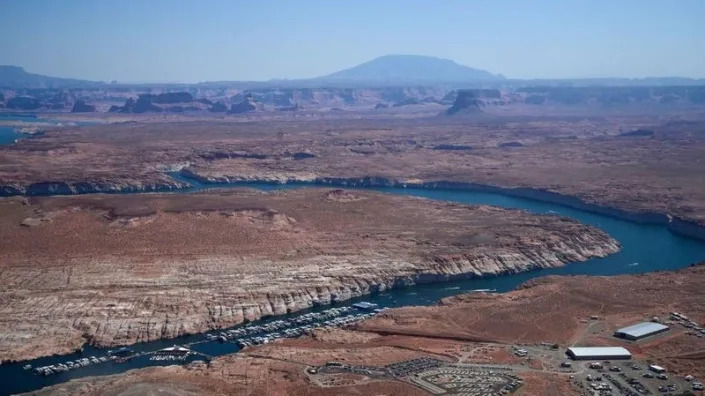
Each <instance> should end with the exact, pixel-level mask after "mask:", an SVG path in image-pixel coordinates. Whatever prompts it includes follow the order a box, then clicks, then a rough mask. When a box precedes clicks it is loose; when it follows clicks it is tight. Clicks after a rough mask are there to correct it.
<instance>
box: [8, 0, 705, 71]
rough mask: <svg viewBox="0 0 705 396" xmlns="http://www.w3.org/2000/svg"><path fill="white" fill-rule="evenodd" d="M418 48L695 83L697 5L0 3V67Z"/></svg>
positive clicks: (482, 62) (703, 56) (191, 62)
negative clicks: (0, 65)
mask: <svg viewBox="0 0 705 396" xmlns="http://www.w3.org/2000/svg"><path fill="white" fill-rule="evenodd" d="M386 54H420V55H432V56H438V57H442V58H448V59H453V60H455V61H457V62H458V63H461V64H464V65H467V66H472V67H477V68H482V69H486V70H489V71H491V72H493V73H502V74H504V75H505V76H507V77H510V78H569V77H608V76H609V77H645V76H684V77H697V78H705V0H669V1H665V0H664V1H655V0H589V1H588V0H585V1H580V0H555V1H546V0H513V1H508V0H492V1H470V0H460V1H453V0H448V1H430V0H429V1H417V0H398V1H385V0H377V1H372V0H370V1H366V0H357V1H328V0H320V1H307V0H296V1H266V0H253V1H249V0H230V1H226V0H223V1H215V0H213V1H210V0H200V1H195V0H193V1H186V0H169V1H167V0H119V1H109V0H85V1H78V0H58V1H52V0H2V4H1V5H0V64H9V65H18V66H23V67H25V69H27V70H28V71H31V72H34V73H41V74H47V75H53V76H60V77H75V78H85V79H91V80H104V81H108V80H118V81H122V82H146V81H154V82H157V81H161V82H164V81H169V82H197V81H214V80H268V79H272V78H306V77H315V76H319V75H324V74H328V73H330V72H333V71H337V70H339V69H342V68H346V67H350V66H353V65H355V64H358V63H361V62H364V61H367V60H370V59H372V58H375V57H377V56H381V55H386Z"/></svg>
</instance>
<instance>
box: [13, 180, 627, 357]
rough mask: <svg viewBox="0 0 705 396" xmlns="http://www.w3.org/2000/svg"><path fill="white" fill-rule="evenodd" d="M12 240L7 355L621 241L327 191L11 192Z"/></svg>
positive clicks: (595, 251)
mask: <svg viewBox="0 0 705 396" xmlns="http://www.w3.org/2000/svg"><path fill="white" fill-rule="evenodd" d="M0 241H2V249H0V268H1V270H2V277H0V346H1V348H2V349H1V350H0V359H2V360H19V359H29V358H33V357H38V356H45V355H49V354H53V353H67V352H70V351H72V350H75V349H77V348H80V347H81V346H82V345H83V344H84V343H86V342H88V343H90V344H93V345H99V346H113V345H124V344H132V343H136V342H142V341H149V340H155V339H159V338H170V337H176V336H179V335H183V334H190V333H200V332H204V331H207V330H211V329H217V328H224V327H228V326H232V325H235V324H238V323H241V322H243V321H244V320H254V319H257V318H260V317H262V316H265V315H272V314H282V313H286V312H291V311H295V310H299V309H302V308H306V307H309V306H311V305H312V304H314V303H317V302H318V303H327V302H329V301H332V300H343V299H347V298H350V297H353V296H359V295H363V294H366V293H370V292H372V291H375V290H383V289H386V288H390V287H393V286H395V285H400V284H413V283H415V282H431V281H443V280H447V279H452V278H456V277H472V276H483V275H497V274H505V273H514V272H519V271H527V270H531V269H536V268H549V267H557V266H561V265H564V264H565V263H568V262H580V261H585V260H587V259H589V258H591V257H603V256H606V255H608V254H611V253H614V252H616V251H618V250H619V245H618V243H617V242H616V241H615V240H614V239H612V238H611V237H609V236H608V235H607V234H605V233H604V232H602V231H600V230H598V229H595V228H592V227H589V226H586V225H582V224H579V223H577V222H575V221H573V220H569V219H566V218H561V217H556V216H549V215H543V216H539V215H531V214H529V213H526V212H522V211H518V210H506V209H499V208H494V207H488V206H465V205H460V204H454V203H446V202H437V201H432V200H426V199H420V198H413V197H402V196H392V195H385V194H380V193H373V192H359V191H355V192H349V191H343V190H330V189H316V188H314V189H301V190H289V191H285V192H284V191H278V192H269V193H266V192H261V191H255V190H249V189H237V190H225V191H217V190H216V191H210V192H204V193H195V194H141V195H140V194H137V195H120V196H116V195H83V196H68V197H43V198H20V197H15V198H5V199H3V200H2V201H0Z"/></svg>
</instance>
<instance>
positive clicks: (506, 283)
mask: <svg viewBox="0 0 705 396" xmlns="http://www.w3.org/2000/svg"><path fill="white" fill-rule="evenodd" d="M182 180H183V179H182ZM185 180H187V181H188V182H190V183H192V184H195V186H194V188H193V189H190V190H189V191H197V190H202V189H206V188H213V187H218V188H235V187H251V188H259V189H263V190H274V189H290V188H307V186H305V185H268V184H262V183H238V184H234V185H226V186H208V185H202V184H198V183H194V181H193V180H190V179H185ZM365 189H368V190H375V191H379V192H382V193H387V194H400V195H411V196H417V197H424V198H429V199H436V200H445V201H454V202H460V203H465V204H487V205H494V206H500V207H505V208H517V209H523V210H527V211H530V212H532V213H537V214H542V215H561V216H567V217H571V218H573V219H576V220H578V221H580V222H582V223H585V224H590V225H593V226H596V227H599V228H601V229H603V230H604V231H606V232H607V233H609V234H610V235H611V236H612V237H614V238H615V239H617V240H618V241H619V242H620V244H621V246H622V250H621V251H620V252H619V253H616V254H613V255H611V256H609V257H606V258H601V259H593V260H589V261H587V262H584V263H575V264H569V265H566V266H565V267H562V268H555V269H547V270H538V271H531V272H525V273H520V274H516V275H508V276H501V277H493V278H484V279H470V280H460V281H452V282H446V283H439V284H427V285H418V286H413V287H407V288H400V289H394V290H390V291H385V292H383V293H378V294H374V295H371V296H366V297H363V298H357V299H354V300H349V301H345V302H341V303H338V304H337V305H338V306H340V305H348V304H352V303H354V302H356V301H360V300H367V301H372V302H375V303H377V304H379V305H381V306H383V307H398V306H403V305H428V304H434V303H436V302H437V301H438V300H439V299H440V298H443V297H448V296H452V295H455V294H459V293H464V292H468V291H472V290H475V289H496V290H497V291H499V292H504V291H508V290H511V289H513V288H515V287H516V286H517V285H519V284H521V283H522V282H525V281H527V280H529V279H532V278H536V277H539V276H545V275H581V274H586V275H617V274H634V273H643V272H649V271H656V270H673V269H678V268H684V267H687V266H688V265H690V264H693V263H696V262H699V261H703V260H705V243H703V242H700V241H697V240H695V239H690V238H687V237H684V236H680V235H677V234H674V233H672V232H670V231H669V230H668V229H667V228H666V227H664V226H660V225H645V224H637V223H633V222H629V221H626V220H621V219H617V218H612V217H608V216H605V215H600V214H595V213H590V212H586V211H582V210H578V209H572V208H569V207H564V206H560V205H556V204H550V203H544V202H540V201H535V200H531V199H524V198H517V197H511V196H506V195H502V194H497V193H486V192H467V191H457V190H430V189H413V188H409V189H405V188H396V187H389V188H384V187H382V188H365ZM187 193H188V192H187ZM322 309H325V307H316V308H312V309H309V310H306V311H302V312H298V313H294V314H290V315H286V316H284V317H295V316H297V315H300V314H303V313H306V312H311V311H320V310H322ZM280 318H281V317H278V318H267V319H264V320H263V321H261V322H267V321H271V320H274V319H280ZM203 339H204V336H203V335H193V336H186V337H180V338H178V339H173V340H161V341H155V342H149V343H143V344H138V345H135V346H134V347H133V348H134V349H135V350H136V351H153V350H156V349H161V348H164V347H167V346H171V345H174V344H182V343H190V342H194V341H199V340H203ZM194 349H196V350H198V351H199V352H204V353H207V354H209V355H211V356H218V355H223V354H229V353H234V352H237V350H238V349H239V348H238V347H237V346H236V345H234V344H232V343H218V342H216V341H212V342H207V343H203V344H200V345H198V346H197V347H195V348H194ZM106 351H107V350H106V349H100V348H93V347H90V346H87V347H86V348H85V350H84V351H83V353H75V354H72V355H68V356H57V357H49V358H41V359H36V360H34V361H31V362H29V363H31V364H32V366H34V367H37V366H44V365H48V364H56V363H60V362H64V361H66V360H69V359H70V360H75V359H77V358H80V357H85V356H92V355H95V356H104V355H105V354H106ZM26 363H28V362H23V363H14V364H6V365H2V366H0V394H7V393H13V392H22V391H30V390H34V389H38V388H41V387H44V386H48V385H52V384H56V383H60V382H65V381H67V380H69V379H71V378H77V377H84V376H92V375H106V374H114V373H120V372H123V371H126V370H129V369H134V368H140V367H146V366H152V365H160V364H165V363H160V362H153V361H150V360H148V359H147V358H144V357H142V358H137V359H134V360H131V361H128V362H125V363H115V362H107V363H101V364H96V365H91V366H88V367H85V368H81V369H77V370H73V371H69V372H64V373H59V374H56V375H52V376H49V377H42V376H37V375H34V374H32V372H31V371H25V370H23V369H22V366H23V365H24V364H26Z"/></svg>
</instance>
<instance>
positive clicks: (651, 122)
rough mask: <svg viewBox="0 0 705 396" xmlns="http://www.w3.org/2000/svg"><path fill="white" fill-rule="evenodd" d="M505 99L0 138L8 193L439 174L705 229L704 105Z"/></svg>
mask: <svg viewBox="0 0 705 396" xmlns="http://www.w3.org/2000/svg"><path fill="white" fill-rule="evenodd" d="M497 109H499V110H497ZM497 109H490V110H487V111H486V112H483V113H480V114H476V115H473V116H470V117H463V116H461V117H457V118H456V117H448V116H436V117H430V118H429V117H426V118H405V117H401V116H394V117H388V118H381V119H378V118H373V119H356V118H353V117H349V116H348V117H342V116H341V117H342V118H338V119H329V120H327V119H315V118H313V119H311V120H307V117H306V116H305V115H302V114H298V115H291V116H290V117H289V118H288V119H269V118H268V117H269V116H261V117H260V119H259V120H257V119H254V120H249V119H248V120H243V119H241V118H238V117H235V116H222V117H223V118H220V119H218V118H213V117H186V116H174V117H175V118H170V117H171V116H169V117H164V118H159V116H154V115H144V116H143V115H129V117H130V118H129V120H130V121H125V122H121V123H111V124H101V125H94V126H83V127H64V128H59V129H49V130H47V131H46V132H45V133H44V135H43V136H41V137H39V138H35V139H24V140H21V141H20V142H19V143H17V144H15V145H12V146H5V147H2V148H0V192H2V194H4V195H14V194H29V195H36V194H50V193H64V194H65V193H80V192H110V191H153V190H168V189H176V188H183V187H186V186H187V184H188V182H186V181H183V180H180V181H179V180H174V179H173V178H171V177H169V176H168V175H167V174H166V173H165V172H167V171H181V172H182V174H184V175H186V176H189V177H191V178H195V179H197V180H200V181H202V182H211V183H222V182H234V181H267V182H292V181H305V182H318V183H334V184H340V185H345V184H358V185H360V184H377V185H389V184H395V185H408V186H414V185H419V186H434V185H438V183H441V184H440V185H446V186H448V185H450V186H451V187H460V188H473V187H474V188H477V187H482V188H484V187H500V188H504V189H505V191H507V192H509V193H515V194H520V195H525V196H526V195H529V196H536V197H539V198H541V199H547V200H553V201H560V202H563V203H568V204H576V203H578V204H579V205H582V206H590V205H593V206H599V207H601V208H602V209H603V211H612V212H614V213H617V214H620V215H631V214H636V216H632V217H633V218H637V219H640V220H643V221H655V222H660V223H662V224H667V223H669V222H670V223H672V225H673V228H674V229H681V230H682V231H684V232H686V233H689V234H691V235H694V236H699V237H703V235H701V234H702V231H700V232H698V231H697V230H696V227H694V226H696V225H702V224H704V223H703V222H704V221H705V204H704V203H705V196H704V195H703V194H704V192H705V172H704V171H703V170H704V169H703V166H704V164H703V162H702V161H703V160H702V158H705V122H704V121H703V119H705V118H703V117H702V115H701V114H700V113H698V112H697V111H692V112H684V111H676V110H674V111H671V112H670V113H669V112H664V111H663V110H659V111H654V114H653V115H644V114H648V109H643V111H642V112H641V113H640V114H641V115H639V114H638V113H637V114H635V113H630V112H625V113H624V114H621V113H619V112H617V111H612V112H604V114H600V113H599V112H598V111H597V110H595V109H593V110H592V111H591V112H587V113H586V114H585V115H575V114H574V115H555V114H553V115H551V114H550V111H548V110H546V112H547V115H545V116H541V115H540V114H538V115H533V116H527V115H510V114H509V113H511V112H512V111H519V112H524V113H526V112H527V111H528V110H526V109H525V108H522V107H506V108H499V107H498V108H497ZM512 109H515V110H512ZM516 109H524V110H516ZM490 111H495V113H496V114H492V113H490ZM591 114H592V115H591ZM597 114H600V115H597ZM360 115H361V116H362V115H364V113H361V114H360ZM110 117H112V116H110ZM262 117H264V118H262ZM546 193H556V194H559V195H555V194H554V195H551V194H546ZM576 199H577V200H576Z"/></svg>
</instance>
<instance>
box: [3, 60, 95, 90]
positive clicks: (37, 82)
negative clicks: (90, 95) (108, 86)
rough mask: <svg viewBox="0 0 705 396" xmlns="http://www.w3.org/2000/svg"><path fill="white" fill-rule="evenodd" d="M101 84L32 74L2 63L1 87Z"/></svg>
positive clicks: (75, 86)
mask: <svg viewBox="0 0 705 396" xmlns="http://www.w3.org/2000/svg"><path fill="white" fill-rule="evenodd" d="M101 84H103V83H101V82H93V81H86V80H75V79H71V78H58V77H48V76H43V75H41V74H32V73H27V72H26V71H25V70H24V69H23V68H21V67H19V66H2V65H0V87H5V88H80V87H89V86H97V85H101Z"/></svg>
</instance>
